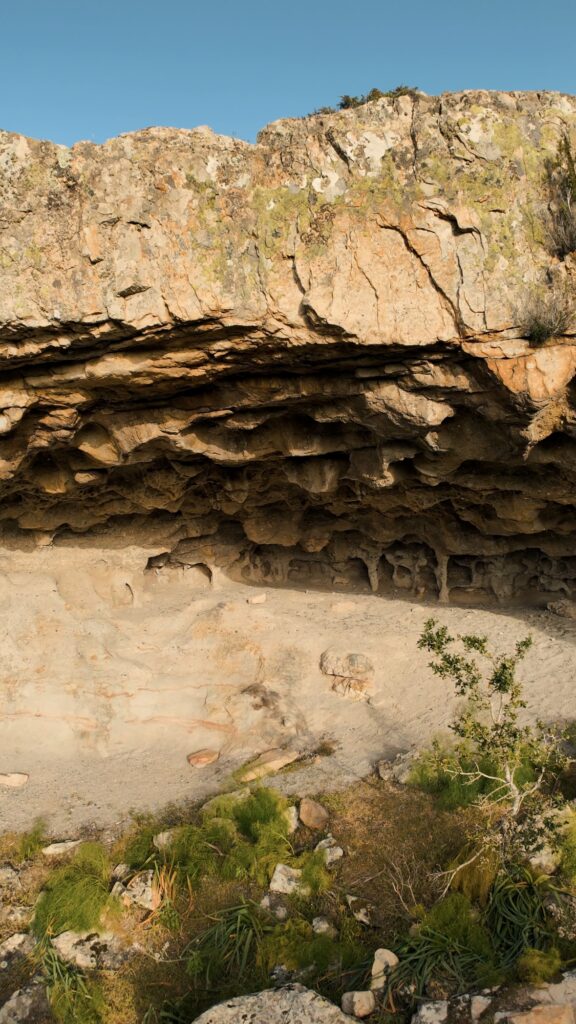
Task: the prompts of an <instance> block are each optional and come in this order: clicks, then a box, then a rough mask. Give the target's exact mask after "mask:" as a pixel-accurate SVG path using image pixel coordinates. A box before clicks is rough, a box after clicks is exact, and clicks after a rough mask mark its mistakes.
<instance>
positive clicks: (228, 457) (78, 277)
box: [0, 92, 576, 604]
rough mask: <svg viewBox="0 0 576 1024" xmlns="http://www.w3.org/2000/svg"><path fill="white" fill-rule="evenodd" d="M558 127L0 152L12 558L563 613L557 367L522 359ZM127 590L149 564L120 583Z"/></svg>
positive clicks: (528, 121) (568, 117)
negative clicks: (94, 561) (139, 553)
mask: <svg viewBox="0 0 576 1024" xmlns="http://www.w3.org/2000/svg"><path fill="white" fill-rule="evenodd" d="M566 133H568V135H570V133H572V137H573V138H574V134H575V133H576V99H574V98H570V97H567V96H563V95H560V94H556V93H545V94H536V93H532V94H524V93H508V94H503V93H487V92H467V93H462V94H457V95H446V96H442V97H440V98H432V97H427V96H424V95H420V96H417V97H410V96H405V97H400V98H396V99H387V98H384V99H382V100H379V101H377V102H375V103H370V104H367V105H365V106H363V107H361V108H358V109H356V110H350V111H342V112H339V113H333V114H318V115H315V116H311V117H308V118H304V119H302V120H289V121H279V122H276V123H274V124H272V125H270V126H268V127H267V128H266V129H265V130H264V131H263V132H262V133H261V135H260V137H259V140H258V142H257V144H256V145H250V144H248V143H245V142H242V141H240V140H237V139H230V138H224V137H220V136H216V135H214V134H213V133H212V132H211V131H210V130H209V129H206V128H197V129H194V130H192V131H176V130H172V129H165V128H151V129H147V130H145V131H141V132H137V133H135V134H130V135H124V136H121V137H119V138H116V139H112V140H110V141H109V142H107V143H105V144H104V145H100V146H99V145H94V144H92V143H87V142H83V143H78V144H77V145H75V146H74V147H73V148H72V149H67V148H65V147H62V146H57V145H54V144H52V143H49V142H39V141H34V140H31V139H26V138H24V137H22V136H18V135H12V134H9V133H1V134H0V373H1V380H0V405H1V410H2V411H1V414H0V431H1V436H0V530H1V540H2V544H3V545H4V546H5V547H6V546H8V547H13V546H16V547H21V546H26V547H33V546H34V545H41V544H47V543H50V544H52V545H56V546H57V545H67V546H75V545H79V544H83V545H85V544H90V545H92V544H94V545H96V546H98V545H99V546H107V547H110V546H111V547H114V546H120V545H123V544H125V543H126V542H127V540H128V539H129V540H130V542H133V543H142V544H144V545H145V546H147V547H148V548H149V550H150V557H149V560H148V568H149V569H154V570H157V571H169V569H170V567H171V566H175V565H176V566H185V567H186V566H192V565H200V566H203V567H204V569H203V571H204V572H205V573H206V574H207V575H208V576H210V575H211V574H213V573H214V572H215V571H216V570H218V569H220V570H224V571H225V572H226V573H228V574H229V575H231V576H232V577H233V578H236V579H244V580H247V581H258V582H267V583H277V584H283V585H291V586H321V587H330V588H331V587H343V588H345V587H347V586H358V587H366V588H372V590H373V591H375V592H394V591H400V592H404V593H406V594H410V595H412V596H420V595H425V596H430V597H435V596H436V597H439V598H440V599H442V600H448V599H450V600H453V601H469V602H474V603H475V602H479V601H498V602H513V601H516V602H520V603H526V602H533V603H537V604H546V603H548V602H549V601H556V600H558V599H563V598H570V597H571V596H573V595H574V593H575V592H576V519H575V516H574V508H575V504H576V441H575V438H576V386H575V382H574V377H575V373H576V340H575V338H574V337H573V336H563V337H555V338H550V339H548V341H546V342H545V343H543V344H540V345H537V346H535V345H533V344H531V343H530V342H529V341H527V340H526V339H524V338H522V337H521V336H520V334H521V332H520V330H519V328H518V327H517V326H516V323H517V322H518V320H519V314H518V309H519V308H520V309H521V306H522V302H523V300H524V296H525V295H526V294H527V289H529V288H530V287H531V286H532V285H539V284H541V283H544V282H546V281H549V280H551V278H552V277H553V278H554V279H555V280H556V279H557V280H561V281H563V282H564V283H565V284H568V286H570V287H572V285H571V283H570V282H572V281H574V279H575V273H576V271H575V266H576V262H575V260H574V258H573V257H571V256H569V257H567V258H566V259H565V260H559V259H558V258H557V257H554V256H552V255H551V254H550V246H549V240H548V238H547V230H546V224H547V208H548V202H549V197H548V195H547V191H546V174H545V168H546V161H547V160H548V159H550V158H553V157H554V156H555V154H556V152H557V148H558V142H559V139H560V138H561V137H562V136H563V135H564V134H566ZM143 568H145V566H143Z"/></svg>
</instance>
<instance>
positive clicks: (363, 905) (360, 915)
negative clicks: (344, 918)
mask: <svg viewBox="0 0 576 1024" xmlns="http://www.w3.org/2000/svg"><path fill="white" fill-rule="evenodd" d="M346 902H347V904H348V906H349V907H350V910H351V911H352V916H353V917H354V918H356V920H357V921H359V922H360V924H365V925H371V924H372V916H371V911H372V909H373V908H372V904H371V903H369V902H368V900H365V899H362V897H361V896H350V895H348V896H346Z"/></svg>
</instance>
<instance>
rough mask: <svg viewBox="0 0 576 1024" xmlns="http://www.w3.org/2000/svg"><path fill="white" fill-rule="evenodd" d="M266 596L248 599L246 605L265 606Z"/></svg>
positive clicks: (256, 595)
mask: <svg viewBox="0 0 576 1024" xmlns="http://www.w3.org/2000/svg"><path fill="white" fill-rule="evenodd" d="M265 603H266V594H255V595H254V597H248V598H247V599H246V604H265Z"/></svg>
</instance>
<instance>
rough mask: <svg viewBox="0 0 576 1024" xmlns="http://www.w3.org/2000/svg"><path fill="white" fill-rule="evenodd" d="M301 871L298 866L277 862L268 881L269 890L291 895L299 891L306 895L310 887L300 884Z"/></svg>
mask: <svg viewBox="0 0 576 1024" xmlns="http://www.w3.org/2000/svg"><path fill="white" fill-rule="evenodd" d="M301 879H302V872H301V871H300V870H299V869H298V868H290V867H288V865H287V864H277V865H276V867H275V868H274V874H273V875H272V880H271V882H270V892H279V893H282V894H283V895H284V896H292V895H293V894H294V893H299V894H300V895H301V896H308V895H309V894H310V889H309V887H308V886H307V885H302V881H301Z"/></svg>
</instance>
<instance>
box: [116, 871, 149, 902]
mask: <svg viewBox="0 0 576 1024" xmlns="http://www.w3.org/2000/svg"><path fill="white" fill-rule="evenodd" d="M118 884H119V883H118V882H117V883H116V885H118ZM114 888H116V886H114ZM123 888H124V891H123V893H122V896H123V898H124V900H125V901H126V900H127V901H128V902H129V903H134V904H136V906H138V907H142V909H143V910H156V908H157V907H158V906H159V903H160V899H159V895H158V891H157V889H156V886H155V885H154V872H153V871H152V870H150V871H140V872H139V873H138V874H137V875H135V876H134V878H131V879H130V881H129V882H128V885H126V886H124V887H123ZM112 891H113V892H114V889H113V890H112Z"/></svg>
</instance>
